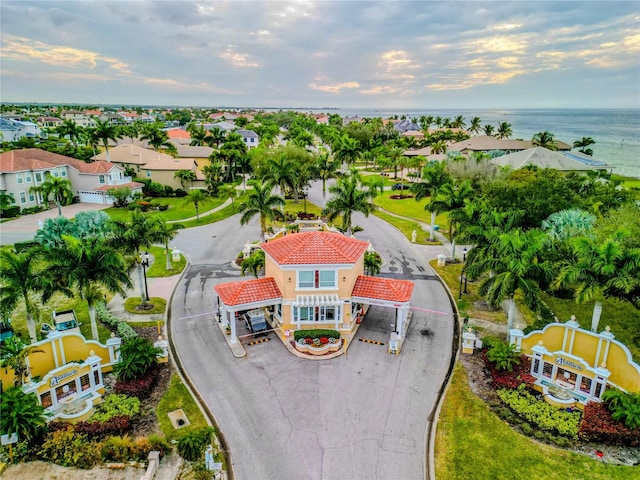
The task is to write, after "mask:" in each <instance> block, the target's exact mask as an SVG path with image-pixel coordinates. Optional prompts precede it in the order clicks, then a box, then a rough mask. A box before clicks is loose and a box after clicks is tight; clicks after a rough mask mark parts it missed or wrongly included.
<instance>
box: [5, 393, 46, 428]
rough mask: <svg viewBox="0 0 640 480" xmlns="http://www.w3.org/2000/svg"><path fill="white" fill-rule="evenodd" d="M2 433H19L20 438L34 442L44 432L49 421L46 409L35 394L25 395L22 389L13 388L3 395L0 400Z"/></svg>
mask: <svg viewBox="0 0 640 480" xmlns="http://www.w3.org/2000/svg"><path fill="white" fill-rule="evenodd" d="M0 411H2V415H0V431H1V432H2V433H3V434H4V433H17V434H18V437H20V438H24V439H26V440H32V439H34V438H36V437H38V435H39V433H40V432H41V431H42V430H44V428H45V427H46V425H47V420H46V418H45V416H44V408H43V407H42V405H40V404H39V403H38V399H37V398H36V396H35V395H34V394H33V393H24V392H23V391H22V388H20V387H13V388H10V389H9V390H6V391H5V392H3V393H2V397H1V398H0Z"/></svg>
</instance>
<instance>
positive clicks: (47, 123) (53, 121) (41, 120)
mask: <svg viewBox="0 0 640 480" xmlns="http://www.w3.org/2000/svg"><path fill="white" fill-rule="evenodd" d="M63 122H64V120H62V119H61V118H58V117H38V118H36V123H37V124H38V125H40V126H41V127H45V128H56V127H57V126H59V125H62V123H63Z"/></svg>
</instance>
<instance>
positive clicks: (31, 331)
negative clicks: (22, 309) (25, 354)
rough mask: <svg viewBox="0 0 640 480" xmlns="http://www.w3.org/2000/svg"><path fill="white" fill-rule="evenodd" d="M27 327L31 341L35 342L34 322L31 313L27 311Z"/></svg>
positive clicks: (36, 339)
mask: <svg viewBox="0 0 640 480" xmlns="http://www.w3.org/2000/svg"><path fill="white" fill-rule="evenodd" d="M27 329H28V330H29V337H30V338H31V343H36V342H37V341H38V336H37V335H36V322H35V321H34V320H33V316H32V315H31V313H27Z"/></svg>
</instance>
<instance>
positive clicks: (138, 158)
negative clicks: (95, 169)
mask: <svg viewBox="0 0 640 480" xmlns="http://www.w3.org/2000/svg"><path fill="white" fill-rule="evenodd" d="M157 155H166V154H165V153H158V152H156V151H154V150H151V149H148V148H144V147H141V146H140V145H137V144H134V143H125V144H120V145H116V146H113V147H109V161H110V162H111V163H115V164H116V165H120V166H121V167H123V168H125V169H126V168H132V169H133V170H134V172H135V174H136V175H138V176H142V175H141V174H140V172H141V168H142V166H143V165H144V164H145V163H147V161H148V160H149V159H150V158H151V157H155V156H157ZM166 156H167V157H170V155H166ZM91 160H107V152H106V151H104V152H101V153H99V154H97V155H94V156H93V157H91Z"/></svg>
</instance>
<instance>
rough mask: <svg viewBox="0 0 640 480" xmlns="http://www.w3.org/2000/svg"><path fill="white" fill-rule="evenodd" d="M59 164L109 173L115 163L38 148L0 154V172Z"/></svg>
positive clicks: (34, 168)
mask: <svg viewBox="0 0 640 480" xmlns="http://www.w3.org/2000/svg"><path fill="white" fill-rule="evenodd" d="M59 165H69V166H70V167H73V168H75V169H76V170H77V171H79V172H81V173H92V174H98V173H109V172H110V171H111V169H113V168H114V167H115V165H114V164H113V163H111V162H106V161H103V160H98V161H96V162H92V163H86V162H83V161H82V160H77V159H75V158H71V157H65V156H64V155H59V154H57V153H52V152H47V151H46V150H41V149H39V148H24V149H22V150H11V151H8V152H4V153H2V154H0V172H22V171H25V170H42V169H47V168H53V167H55V166H59Z"/></svg>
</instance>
